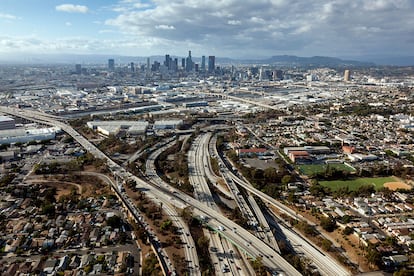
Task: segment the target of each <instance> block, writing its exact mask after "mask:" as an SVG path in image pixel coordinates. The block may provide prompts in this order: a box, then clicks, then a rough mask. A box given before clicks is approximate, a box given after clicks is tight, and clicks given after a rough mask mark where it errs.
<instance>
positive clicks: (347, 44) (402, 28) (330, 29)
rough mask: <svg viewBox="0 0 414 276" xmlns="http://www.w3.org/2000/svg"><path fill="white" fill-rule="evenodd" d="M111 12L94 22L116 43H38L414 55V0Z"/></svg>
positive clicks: (149, 5)
mask: <svg viewBox="0 0 414 276" xmlns="http://www.w3.org/2000/svg"><path fill="white" fill-rule="evenodd" d="M85 2H86V1H85ZM58 7H60V8H59V9H60V10H61V11H63V10H64V11H68V12H69V11H71V12H75V11H77V12H87V11H88V9H87V7H85V6H76V5H70V4H66V5H65V7H62V6H57V7H56V10H58ZM79 7H84V8H83V9H81V8H79ZM105 9H106V10H105V12H106V13H105V14H108V13H107V12H108V11H110V12H112V14H114V13H113V12H115V15H113V16H112V17H110V18H106V19H104V18H102V17H101V18H99V19H98V20H102V21H94V24H102V25H106V27H105V26H102V27H101V28H100V29H101V31H95V34H96V33H99V34H103V33H106V32H115V33H118V35H113V36H109V35H108V38H111V39H113V40H106V41H98V40H95V39H93V38H91V39H89V38H88V39H86V38H85V39H83V40H73V39H70V38H67V39H64V40H61V41H60V42H59V44H57V43H54V42H53V41H41V42H39V43H40V44H39V45H41V46H42V47H44V49H50V48H49V46H48V45H49V44H53V45H55V46H54V49H61V48H64V47H68V49H79V51H81V50H82V51H89V50H90V51H101V50H102V51H103V50H104V49H107V50H108V52H111V51H112V52H113V51H115V49H121V48H122V47H123V48H122V51H121V52H122V53H126V52H128V51H129V50H128V49H130V50H131V52H132V53H135V54H142V55H149V54H162V53H168V52H169V53H171V54H177V55H183V56H185V55H186V54H187V51H188V50H189V49H191V50H193V53H194V55H195V56H197V55H201V54H205V55H208V54H214V55H217V56H233V57H241V56H243V57H248V56H270V55H275V54H297V55H305V56H309V55H333V56H337V55H352V54H354V53H360V54H364V53H367V54H370V53H372V54H377V53H391V54H393V53H400V54H412V49H414V40H413V39H412V38H413V37H414V27H413V26H414V1H412V0H354V1H349V0H331V1H328V0H312V1H303V0H243V1H240V0H220V1H218V0H152V1H140V0H118V1H117V3H116V4H113V5H109V6H106V7H105ZM1 15H2V14H0V18H4V17H5V16H4V14H3V16H1ZM10 19H11V18H10ZM95 20H96V18H95ZM99 34H98V35H99ZM99 36H100V37H102V36H103V35H99ZM91 37H93V35H91ZM112 37H113V38H112ZM69 41H70V43H74V44H73V45H72V44H70V43H69ZM79 41H82V43H85V45H81V43H80V42H79ZM6 42H7V43H6ZM3 43H5V44H1V45H0V46H1V47H0V51H2V50H3V49H5V48H6V46H4V45H9V44H13V43H14V44H15V45H17V46H19V45H20V47H25V46H24V45H26V46H27V47H29V48H31V47H37V46H36V43H34V42H33V43H32V42H30V40H26V39H20V38H16V40H13V39H10V40H5V41H3ZM77 43H79V44H77ZM17 46H16V47H17ZM38 49H42V48H41V47H39V48H38ZM124 50H125V51H124ZM180 51H181V52H180Z"/></svg>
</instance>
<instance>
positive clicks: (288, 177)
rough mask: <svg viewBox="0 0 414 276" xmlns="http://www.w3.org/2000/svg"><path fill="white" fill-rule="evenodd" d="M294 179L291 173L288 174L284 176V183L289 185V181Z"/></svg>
mask: <svg viewBox="0 0 414 276" xmlns="http://www.w3.org/2000/svg"><path fill="white" fill-rule="evenodd" d="M292 181H293V177H292V176H291V175H290V174H286V175H284V176H283V177H282V184H283V185H287V184H288V183H290V182H292Z"/></svg>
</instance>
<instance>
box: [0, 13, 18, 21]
mask: <svg viewBox="0 0 414 276" xmlns="http://www.w3.org/2000/svg"><path fill="white" fill-rule="evenodd" d="M0 19H7V20H16V19H17V16H15V15H12V14H7V13H0Z"/></svg>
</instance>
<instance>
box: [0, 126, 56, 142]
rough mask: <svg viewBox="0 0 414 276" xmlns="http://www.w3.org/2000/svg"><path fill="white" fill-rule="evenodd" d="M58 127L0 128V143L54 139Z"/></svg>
mask: <svg viewBox="0 0 414 276" xmlns="http://www.w3.org/2000/svg"><path fill="white" fill-rule="evenodd" d="M58 132H60V128H57V127H50V128H40V129H24V128H19V129H8V130H0V144H12V143H27V142H31V141H45V140H52V139H55V137H56V133H58Z"/></svg>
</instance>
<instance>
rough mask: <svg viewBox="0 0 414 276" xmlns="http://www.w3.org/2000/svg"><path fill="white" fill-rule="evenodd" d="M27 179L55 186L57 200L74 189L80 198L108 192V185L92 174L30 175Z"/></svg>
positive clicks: (31, 181)
mask: <svg viewBox="0 0 414 276" xmlns="http://www.w3.org/2000/svg"><path fill="white" fill-rule="evenodd" d="M27 181H28V182H30V183H38V184H42V185H45V186H48V187H54V188H56V199H57V200H59V198H60V197H61V196H63V195H69V194H70V193H71V192H72V191H73V190H74V189H75V190H76V192H77V193H78V194H79V195H81V197H82V198H87V197H91V196H92V197H95V196H99V195H102V194H107V193H110V189H109V187H108V186H107V185H105V184H104V183H102V182H101V181H100V180H98V181H97V178H96V177H93V176H80V175H79V176H71V177H69V176H58V175H57V176H43V175H31V176H30V177H29V178H28V179H27Z"/></svg>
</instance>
